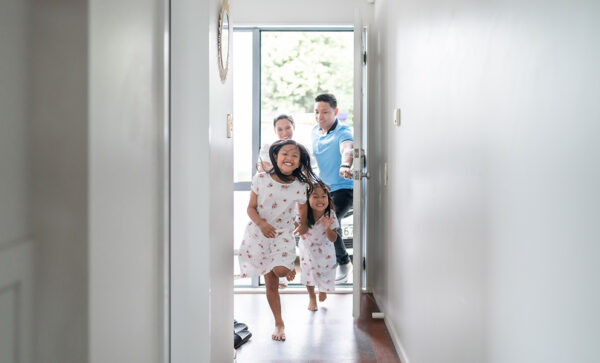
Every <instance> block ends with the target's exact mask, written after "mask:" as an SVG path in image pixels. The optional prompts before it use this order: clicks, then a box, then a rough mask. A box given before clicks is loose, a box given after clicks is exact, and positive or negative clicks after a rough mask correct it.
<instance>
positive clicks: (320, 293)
mask: <svg viewBox="0 0 600 363" xmlns="http://www.w3.org/2000/svg"><path fill="white" fill-rule="evenodd" d="M325 299H327V293H326V292H321V291H319V301H321V302H323V301H325Z"/></svg>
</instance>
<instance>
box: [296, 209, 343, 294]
mask: <svg viewBox="0 0 600 363" xmlns="http://www.w3.org/2000/svg"><path fill="white" fill-rule="evenodd" d="M331 215H332V216H333V218H334V221H333V223H332V224H331V226H329V229H334V228H338V227H339V223H338V220H337V218H336V216H335V213H331ZM321 218H322V217H321ZM298 246H299V247H300V269H301V270H302V272H301V281H302V283H303V284H305V285H308V286H317V287H318V289H319V291H320V292H330V291H334V290H335V268H336V267H337V264H336V262H335V247H334V246H333V242H331V241H330V240H328V239H327V234H326V233H325V228H323V224H321V219H319V220H318V221H316V222H315V224H314V226H312V227H311V228H310V229H309V230H308V232H306V234H305V235H303V236H301V237H300V243H299V244H298Z"/></svg>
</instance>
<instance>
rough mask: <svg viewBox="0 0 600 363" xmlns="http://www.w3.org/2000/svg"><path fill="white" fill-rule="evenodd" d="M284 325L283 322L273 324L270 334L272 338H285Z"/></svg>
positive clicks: (281, 339)
mask: <svg viewBox="0 0 600 363" xmlns="http://www.w3.org/2000/svg"><path fill="white" fill-rule="evenodd" d="M284 329H285V326H284V325H283V324H275V330H273V334H271V338H272V339H273V340H279V341H284V340H285V331H284Z"/></svg>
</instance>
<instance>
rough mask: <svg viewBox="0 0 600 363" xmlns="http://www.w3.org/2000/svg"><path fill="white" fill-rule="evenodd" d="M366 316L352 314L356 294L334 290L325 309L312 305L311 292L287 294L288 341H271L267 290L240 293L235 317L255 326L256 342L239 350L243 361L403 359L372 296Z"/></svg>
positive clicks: (365, 300) (284, 303) (236, 297)
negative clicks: (312, 308) (373, 314)
mask: <svg viewBox="0 0 600 363" xmlns="http://www.w3.org/2000/svg"><path fill="white" fill-rule="evenodd" d="M362 300H363V304H362V306H363V311H362V312H361V317H360V318H359V319H356V320H354V319H353V318H352V295H351V294H330V295H329V296H328V298H327V300H326V301H325V302H323V303H320V304H319V311H317V312H312V311H309V310H308V309H307V306H308V295H306V294H282V295H281V302H282V311H283V319H284V321H285V324H286V336H287V340H286V341H285V342H276V341H273V340H272V339H271V332H272V331H273V316H272V314H271V311H270V310H269V306H268V304H267V299H266V297H265V295H264V294H236V295H234V312H235V318H236V319H237V320H238V321H240V322H244V323H246V324H247V325H248V326H249V329H250V331H251V332H252V338H251V339H250V341H249V342H248V343H246V344H244V345H242V346H241V347H240V348H239V349H238V350H237V354H236V356H237V360H236V362H237V363H249V362H261V363H265V362H273V363H274V362H288V363H291V362H293V363H300V362H302V363H308V362H310V363H313V362H315V363H316V362H322V363H325V362H331V363H333V362H400V360H399V359H398V355H397V354H396V351H395V349H394V346H393V344H392V342H391V340H390V337H389V335H388V333H387V330H386V328H385V324H384V322H383V320H373V319H371V312H373V311H379V310H378V308H377V306H376V305H375V300H374V299H373V297H372V296H371V295H370V294H365V295H363V296H362Z"/></svg>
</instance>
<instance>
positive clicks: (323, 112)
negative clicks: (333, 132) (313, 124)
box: [315, 102, 338, 131]
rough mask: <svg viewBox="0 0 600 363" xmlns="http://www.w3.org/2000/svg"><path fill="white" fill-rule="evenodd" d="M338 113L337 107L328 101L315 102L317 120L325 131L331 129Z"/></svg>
mask: <svg viewBox="0 0 600 363" xmlns="http://www.w3.org/2000/svg"><path fill="white" fill-rule="evenodd" d="M337 113H338V109H337V108H332V107H331V105H330V104H329V103H327V102H316V103H315V120H316V121H317V122H318V123H319V127H320V128H321V130H323V131H329V129H330V128H331V126H333V123H334V122H335V116H336V115H337Z"/></svg>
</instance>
